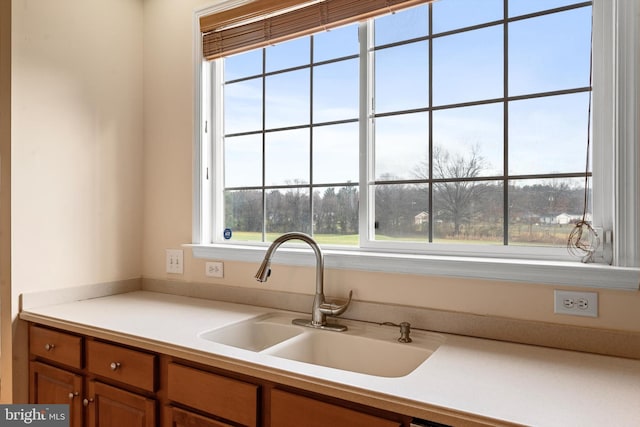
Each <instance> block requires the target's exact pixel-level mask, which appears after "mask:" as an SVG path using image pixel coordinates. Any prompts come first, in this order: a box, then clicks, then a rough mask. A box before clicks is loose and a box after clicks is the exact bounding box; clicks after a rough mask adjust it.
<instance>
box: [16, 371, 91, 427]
mask: <svg viewBox="0 0 640 427" xmlns="http://www.w3.org/2000/svg"><path fill="white" fill-rule="evenodd" d="M29 377H30V381H29V383H30V384H29V402H30V403H36V404H37V403H41V404H46V403H51V404H68V405H69V418H70V421H69V425H70V426H71V427H80V426H82V402H81V399H82V397H81V396H82V376H80V375H77V374H74V373H73V372H69V371H65V370H64V369H58V368H54V367H53V366H49V365H46V364H44V363H40V362H29Z"/></svg>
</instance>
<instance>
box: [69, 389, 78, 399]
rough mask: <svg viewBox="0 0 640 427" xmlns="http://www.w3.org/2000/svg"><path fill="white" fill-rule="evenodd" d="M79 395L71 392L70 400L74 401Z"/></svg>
mask: <svg viewBox="0 0 640 427" xmlns="http://www.w3.org/2000/svg"><path fill="white" fill-rule="evenodd" d="M77 395H78V392H77V391H76V392H71V393H69V399H70V400H73V398H74V397H76V396H77Z"/></svg>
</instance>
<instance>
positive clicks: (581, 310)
mask: <svg viewBox="0 0 640 427" xmlns="http://www.w3.org/2000/svg"><path fill="white" fill-rule="evenodd" d="M554 313H556V314H570V315H573V316H586V317H598V293H597V292H575V291H558V290H556V291H554Z"/></svg>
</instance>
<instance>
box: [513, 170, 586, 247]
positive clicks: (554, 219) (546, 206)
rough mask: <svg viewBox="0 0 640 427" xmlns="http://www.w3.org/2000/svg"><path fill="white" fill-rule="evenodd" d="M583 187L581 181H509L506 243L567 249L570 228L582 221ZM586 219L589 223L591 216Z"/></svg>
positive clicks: (581, 179)
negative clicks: (507, 239)
mask: <svg viewBox="0 0 640 427" xmlns="http://www.w3.org/2000/svg"><path fill="white" fill-rule="evenodd" d="M589 182H590V181H589ZM584 184H585V181H584V178H550V179H539V180H513V181H510V182H509V188H510V190H511V191H510V193H509V243H510V244H513V245H529V246H531V245H533V246H560V247H562V246H566V244H567V239H568V236H569V233H570V232H571V229H572V227H573V226H574V225H575V223H576V222H577V221H578V220H581V219H582V213H583V205H584ZM589 187H591V184H590V183H589ZM589 198H591V194H589ZM585 219H586V220H587V221H591V219H592V218H591V214H590V213H587V215H586V217H585Z"/></svg>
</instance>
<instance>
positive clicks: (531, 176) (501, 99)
mask: <svg viewBox="0 0 640 427" xmlns="http://www.w3.org/2000/svg"><path fill="white" fill-rule="evenodd" d="M590 5H591V3H590V2H583V3H579V4H574V5H567V6H564V7H558V8H555V9H550V10H543V11H538V12H535V13H529V14H527V15H522V16H514V17H511V18H505V19H500V20H495V21H490V22H487V23H481V24H477V25H472V26H466V27H463V28H458V29H454V30H450V31H444V32H440V33H437V34H434V32H433V28H434V27H433V16H434V13H429V14H428V22H429V25H428V27H429V34H428V35H426V36H423V37H416V38H411V39H408V40H404V41H403V40H399V41H398V40H396V41H394V42H393V43H389V44H386V45H380V46H374V47H373V48H371V49H370V52H371V54H372V55H376V54H377V53H379V52H384V51H385V49H394V48H397V47H399V46H403V45H405V44H412V43H417V42H420V41H424V40H426V41H428V42H429V49H428V51H429V59H428V63H429V64H433V63H434V57H433V55H434V53H433V41H434V40H436V39H443V38H446V37H448V36H452V35H457V34H461V33H465V32H471V31H476V30H479V29H484V28H489V27H494V26H495V27H497V26H502V27H503V28H504V31H503V36H502V37H503V42H502V43H503V46H504V48H503V59H502V60H503V68H504V70H503V83H502V84H501V86H502V96H498V97H495V98H490V99H486V98H485V99H478V100H474V101H469V102H457V103H450V104H440V105H435V104H434V98H433V87H434V83H433V82H434V75H433V66H429V69H428V71H427V73H426V74H427V76H428V80H429V93H428V95H427V96H426V97H425V101H427V102H428V104H427V106H425V107H423V108H412V109H405V110H396V111H384V112H379V111H377V110H376V111H372V112H371V113H370V115H369V117H370V118H371V120H372V121H373V123H375V122H376V120H377V119H381V118H385V117H393V116H403V115H407V114H415V113H420V112H426V113H428V115H429V116H428V117H429V119H428V128H429V135H428V137H427V138H425V144H426V145H427V146H428V152H429V157H428V161H427V163H428V165H426V167H425V168H424V169H425V170H426V171H428V172H427V173H426V175H427V177H425V179H404V178H402V177H397V178H393V177H391V176H388V175H387V176H385V177H380V176H378V174H377V173H376V177H375V179H373V180H371V181H370V183H369V186H370V187H374V186H375V188H377V189H379V188H384V186H389V187H392V186H394V185H395V186H397V185H411V184H425V185H427V186H428V188H429V190H428V195H427V200H428V204H429V206H433V208H434V210H435V209H436V206H434V198H437V197H441V195H442V194H441V193H442V191H438V189H443V188H446V186H454V187H456V188H457V190H458V191H462V190H464V189H463V188H462V187H463V184H469V183H478V182H481V181H484V182H487V183H491V182H494V183H496V184H499V185H501V186H502V187H503V188H504V189H506V190H505V191H503V196H502V198H501V204H502V205H503V208H502V209H503V212H502V218H504V219H509V200H510V193H513V191H511V192H510V191H509V188H510V187H509V182H511V181H513V180H515V179H517V180H520V181H522V182H528V181H529V182H534V181H536V180H540V179H570V178H581V179H584V177H585V176H587V177H590V176H591V172H590V171H586V173H585V171H584V169H583V166H582V167H578V168H577V169H574V170H573V171H562V172H555V173H527V174H511V173H510V171H509V106H510V104H511V103H512V102H515V101H522V100H527V99H537V98H547V99H551V100H554V99H557V97H559V96H561V95H567V94H574V93H588V92H589V91H591V87H590V86H582V87H569V88H562V89H559V90H553V91H542V92H531V91H530V92H528V93H525V94H517V95H515V96H509V78H508V76H509V65H508V64H509V51H508V37H509V31H508V30H509V24H510V23H513V22H518V21H522V20H525V19H533V18H536V17H540V16H547V15H552V14H558V13H561V12H565V11H569V10H574V9H579V8H584V7H586V6H590ZM429 7H430V9H433V8H434V7H437V4H436V5H431V6H429ZM503 8H504V16H505V17H506V16H508V5H507V3H506V2H505V3H504V4H503ZM588 83H589V84H590V82H588ZM490 104H498V105H502V109H503V111H504V112H503V120H504V129H503V140H504V141H503V150H502V151H503V154H502V156H503V161H502V162H501V163H503V165H502V167H503V170H504V173H503V174H497V175H489V176H485V175H482V176H478V177H475V176H473V177H463V176H453V177H451V178H445V177H438V176H436V174H434V170H433V163H434V150H433V146H434V145H433V144H434V137H433V135H434V126H436V125H437V120H435V119H434V112H438V111H455V110H457V109H460V108H466V107H474V106H480V105H490ZM585 117H586V115H585ZM374 128H375V126H374ZM585 131H586V126H585ZM585 141H586V139H585ZM584 145H586V144H584ZM584 145H583V146H584ZM377 155H378V152H377V151H376V154H375V156H377ZM585 155H586V153H585ZM582 191H584V189H583V190H582ZM377 192H378V190H376V192H374V193H372V194H374V197H375V195H376V194H377ZM460 203H461V205H460V206H458V207H459V208H464V206H465V204H464V203H463V202H462V201H461V202H460ZM375 206H376V208H377V207H378V206H380V203H378V202H377V200H376V204H375ZM419 215H420V217H421V219H419V221H420V222H421V225H423V223H424V222H426V223H427V226H428V229H429V232H428V235H429V242H434V233H435V234H438V231H437V230H436V228H438V225H437V224H438V222H437V221H438V220H437V216H438V212H435V211H434V212H432V213H428V214H427V215H428V220H427V221H424V217H425V212H422V213H421V214H419ZM574 216H575V215H574ZM416 218H417V216H416ZM574 220H575V218H574ZM416 221H418V220H416ZM501 222H502V223H503V229H502V231H501V232H500V233H498V234H500V235H501V236H500V237H501V239H502V244H504V245H508V244H510V239H509V234H510V228H509V221H507V220H503V221H501ZM375 223H376V224H375V230H374V234H373V235H372V236H371V238H372V239H373V240H374V241H376V240H379V238H384V239H385V240H386V239H387V238H388V237H384V235H380V236H379V235H378V232H379V231H380V227H381V223H382V221H381V220H380V219H379V217H378V213H376V220H375ZM454 228H455V229H457V226H456V227H454ZM454 234H458V231H457V230H454ZM436 237H437V236H436ZM399 239H400V240H405V239H403V238H402V237H399ZM437 240H438V239H437V238H436V241H437ZM554 244H557V242H556V243H552V245H554Z"/></svg>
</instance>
